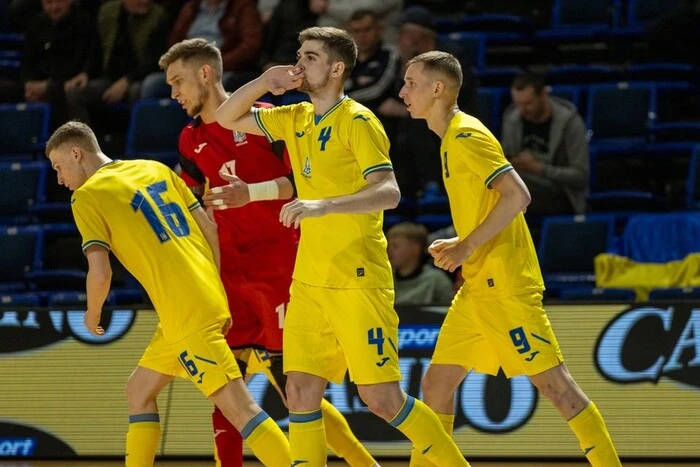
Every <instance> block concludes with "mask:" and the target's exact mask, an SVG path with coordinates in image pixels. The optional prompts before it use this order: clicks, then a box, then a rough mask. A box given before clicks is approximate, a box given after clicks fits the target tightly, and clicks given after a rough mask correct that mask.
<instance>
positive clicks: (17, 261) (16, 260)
mask: <svg viewBox="0 0 700 467" xmlns="http://www.w3.org/2000/svg"><path fill="white" fill-rule="evenodd" d="M42 240H43V231H42V229H41V228H40V227H37V226H33V225H30V226H26V227H2V228H0V251H2V254H1V255H0V282H4V283H6V284H5V286H6V287H4V290H17V287H19V288H20V289H21V288H24V286H25V278H26V277H27V274H29V273H31V272H32V271H35V270H37V269H39V268H40V267H41V255H42V247H43V241H42Z"/></svg>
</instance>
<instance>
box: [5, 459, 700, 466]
mask: <svg viewBox="0 0 700 467" xmlns="http://www.w3.org/2000/svg"><path fill="white" fill-rule="evenodd" d="M123 465H124V463H123V462H121V461H94V460H92V461H22V460H16V461H2V460H0V467H122V466H123ZM261 465H262V464H260V463H258V462H246V463H245V467H260V466H261ZM342 465H347V464H345V463H344V462H330V463H329V464H328V466H329V467H340V466H342ZM381 465H382V466H383V467H399V466H404V467H405V466H407V465H408V461H390V462H382V464H381ZM471 465H472V466H473V467H516V466H517V467H585V466H587V465H588V463H586V462H575V463H571V462H556V461H548V462H518V461H509V462H493V461H473V462H471ZM213 466H214V463H213V462H209V461H178V462H174V461H162V462H156V465H155V467H213ZM624 466H625V467H662V466H664V467H666V466H668V467H700V463H675V462H674V463H669V462H660V463H649V462H625V463H624Z"/></svg>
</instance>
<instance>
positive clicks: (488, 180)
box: [484, 164, 513, 186]
mask: <svg viewBox="0 0 700 467" xmlns="http://www.w3.org/2000/svg"><path fill="white" fill-rule="evenodd" d="M509 170H513V166H512V165H510V164H506V165H503V166H501V167H499V168H497V169H496V170H494V171H493V173H492V174H491V175H489V176H488V177H486V180H485V181H484V185H486V186H490V185H491V182H492V181H493V179H494V178H496V177H498V176H499V175H501V174H502V173H504V172H508V171H509Z"/></svg>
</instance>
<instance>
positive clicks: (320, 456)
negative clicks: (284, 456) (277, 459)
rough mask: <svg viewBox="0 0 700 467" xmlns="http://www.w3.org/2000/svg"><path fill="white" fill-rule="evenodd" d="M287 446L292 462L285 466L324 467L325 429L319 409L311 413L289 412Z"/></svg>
mask: <svg viewBox="0 0 700 467" xmlns="http://www.w3.org/2000/svg"><path fill="white" fill-rule="evenodd" d="M289 446H290V448H291V452H292V461H291V462H287V466H289V465H290V464H291V465H297V464H304V467H306V465H307V464H308V466H309V467H324V466H325V465H326V459H327V457H328V456H327V454H328V449H327V448H326V429H325V426H324V424H323V414H322V413H321V409H318V410H314V411H312V412H289Z"/></svg>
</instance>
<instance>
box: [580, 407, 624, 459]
mask: <svg viewBox="0 0 700 467" xmlns="http://www.w3.org/2000/svg"><path fill="white" fill-rule="evenodd" d="M569 427H570V428H571V431H573V432H574V434H575V435H576V437H577V438H578V441H579V443H580V446H581V449H582V450H583V452H584V454H585V455H586V458H587V459H588V462H590V463H591V465H592V466H593V467H622V464H621V463H620V458H619V457H617V452H616V451H615V446H613V443H612V440H611V439H610V434H609V433H608V429H607V428H606V427H605V421H603V417H602V416H601V415H600V412H598V407H596V406H595V404H594V403H593V402H591V403H590V404H588V406H587V407H586V408H585V409H583V410H582V411H581V412H579V413H578V414H577V415H576V416H575V417H574V418H572V419H571V420H569Z"/></svg>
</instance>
